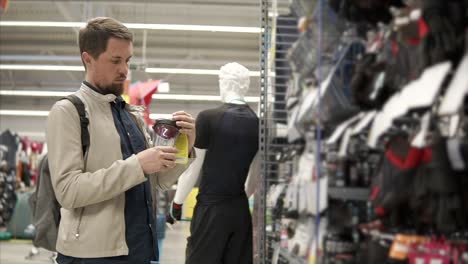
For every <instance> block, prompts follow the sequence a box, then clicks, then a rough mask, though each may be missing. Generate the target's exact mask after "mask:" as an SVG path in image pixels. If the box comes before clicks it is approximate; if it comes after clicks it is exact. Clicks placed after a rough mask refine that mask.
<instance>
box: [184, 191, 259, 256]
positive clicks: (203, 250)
mask: <svg viewBox="0 0 468 264" xmlns="http://www.w3.org/2000/svg"><path fill="white" fill-rule="evenodd" d="M190 233H191V236H190V237H189V238H187V252H186V262H185V263H186V264H250V263H252V262H253V260H252V259H253V253H252V217H251V215H250V211H249V204H248V200H247V197H246V196H245V194H244V195H242V196H240V197H236V198H233V199H224V200H221V201H219V200H217V201H213V199H208V200H207V199H200V197H198V199H197V205H196V206H195V211H194V215H193V218H192V223H191V225H190Z"/></svg>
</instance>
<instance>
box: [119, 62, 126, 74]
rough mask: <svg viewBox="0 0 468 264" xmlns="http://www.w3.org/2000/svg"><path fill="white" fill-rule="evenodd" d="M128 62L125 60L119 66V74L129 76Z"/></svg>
mask: <svg viewBox="0 0 468 264" xmlns="http://www.w3.org/2000/svg"><path fill="white" fill-rule="evenodd" d="M127 72H128V63H126V62H124V63H122V64H121V65H120V67H119V74H121V75H125V76H127Z"/></svg>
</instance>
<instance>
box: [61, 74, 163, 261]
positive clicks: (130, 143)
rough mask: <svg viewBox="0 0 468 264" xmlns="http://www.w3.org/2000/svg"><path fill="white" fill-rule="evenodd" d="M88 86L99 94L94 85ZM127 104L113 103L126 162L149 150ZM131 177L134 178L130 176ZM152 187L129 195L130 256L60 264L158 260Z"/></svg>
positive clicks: (139, 188) (143, 185)
mask: <svg viewBox="0 0 468 264" xmlns="http://www.w3.org/2000/svg"><path fill="white" fill-rule="evenodd" d="M83 83H84V84H86V86H88V87H90V88H91V89H93V90H95V91H96V92H99V91H98V90H97V89H96V88H95V87H93V86H92V85H91V84H90V83H88V82H86V81H84V82H83ZM125 104H126V103H125V101H124V100H123V99H122V97H120V96H119V97H117V98H116V100H115V101H114V102H112V103H111V109H112V116H113V118H114V123H115V128H116V129H117V131H118V133H119V135H120V146H121V149H122V156H123V159H127V158H128V157H130V156H131V155H133V154H137V153H138V152H140V151H142V150H145V149H146V143H145V138H144V135H143V133H142V132H141V131H140V129H139V128H138V126H137V124H135V121H134V120H133V118H132V116H131V114H130V113H129V112H128V111H127V110H126V109H125ZM129 177H131V175H129ZM151 205H152V198H151V187H150V183H149V181H146V182H144V183H141V184H139V185H137V186H135V187H133V188H131V189H129V190H127V191H126V192H125V238H126V242H127V246H128V249H129V253H128V256H118V257H109V258H86V259H78V258H73V257H68V256H64V255H61V254H59V255H58V256H57V262H58V263H59V264H71V263H80V264H95V263H96V264H98V263H99V264H101V263H102V264H111V263H112V264H133V263H142V264H143V263H144V264H146V263H150V261H152V260H158V258H159V250H158V243H157V236H156V223H155V219H154V214H153V208H152V206H151Z"/></svg>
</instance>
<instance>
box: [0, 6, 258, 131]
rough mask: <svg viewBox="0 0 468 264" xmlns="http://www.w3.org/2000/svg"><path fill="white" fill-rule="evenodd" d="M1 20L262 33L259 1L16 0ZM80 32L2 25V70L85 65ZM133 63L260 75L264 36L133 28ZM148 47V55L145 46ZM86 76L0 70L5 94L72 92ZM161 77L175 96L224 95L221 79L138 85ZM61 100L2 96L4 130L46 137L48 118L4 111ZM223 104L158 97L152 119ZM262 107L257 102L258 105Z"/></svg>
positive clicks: (138, 77)
mask: <svg viewBox="0 0 468 264" xmlns="http://www.w3.org/2000/svg"><path fill="white" fill-rule="evenodd" d="M9 2H10V4H9V7H8V9H7V10H6V12H4V13H3V14H1V15H0V21H1V22H6V21H59V22H84V21H86V20H88V19H89V18H92V17H95V16H111V17H114V18H116V19H118V20H120V21H122V22H124V23H144V24H184V25H211V26H237V27H249V28H252V27H253V28H259V27H260V1H254V0H235V1H231V0H217V1H215V0H211V1H210V0H206V1H202V0H192V1H188V0H185V1H184V0H167V1H156V0H154V1H153V0H146V1H143V0H139V1H108V0H98V1H21V0H10V1H9ZM77 32H78V28H73V27H17V26H0V64H1V65H7V64H21V65H25V64H26V65H76V66H81V61H80V57H79V51H78V47H77V44H76V43H77ZM132 32H133V33H134V58H133V59H132V63H133V64H140V63H142V62H144V61H146V64H147V67H151V68H183V69H209V70H217V69H219V67H220V66H222V65H223V64H225V63H227V62H231V61H237V62H239V63H241V64H243V65H245V66H246V67H247V68H249V70H251V71H252V72H254V74H255V72H257V73H258V71H259V60H260V58H259V43H260V41H259V36H260V34H259V33H232V32H230V33H224V32H211V31H174V30H152V29H148V30H146V41H144V38H145V36H144V35H145V30H142V29H132ZM145 45H146V56H144V51H143V50H144V48H143V46H145ZM83 76H84V72H81V71H37V70H9V69H1V70H0V78H1V79H0V87H1V90H2V91H3V92H4V91H11V90H28V91H30V90H31V91H69V92H71V91H74V90H76V89H77V88H78V86H79V84H80V82H81V80H82V79H83ZM148 79H163V80H166V81H168V82H169V83H170V91H169V93H170V94H187V95H219V88H218V77H217V76H216V75H194V74H167V73H147V72H145V71H142V70H135V71H133V72H132V82H136V81H145V80H148ZM258 95H259V78H258V77H256V76H254V77H252V78H251V90H250V93H249V96H258ZM57 99H58V97H50V96H46V97H37V96H11V95H5V93H3V94H0V110H2V111H3V112H2V113H3V114H1V115H0V125H1V130H5V129H7V128H9V129H11V130H13V131H16V132H19V133H20V134H21V133H22V134H24V135H30V136H32V137H39V138H40V137H42V136H43V132H44V131H45V122H44V121H45V118H46V117H32V116H22V117H20V116H12V115H6V114H5V110H32V111H37V110H40V111H48V110H49V109H50V107H51V106H52V104H53V103H54V101H55V100H57ZM217 104H218V102H209V101H190V100H189V101H175V100H157V99H154V100H153V101H152V104H151V108H150V110H151V112H152V113H163V114H169V113H172V112H173V111H176V110H179V109H183V110H186V111H188V112H191V113H192V114H193V115H197V114H198V113H199V112H200V111H201V110H203V109H206V108H209V107H214V106H216V105H217ZM252 106H253V107H254V108H256V107H257V105H256V104H255V103H253V104H252Z"/></svg>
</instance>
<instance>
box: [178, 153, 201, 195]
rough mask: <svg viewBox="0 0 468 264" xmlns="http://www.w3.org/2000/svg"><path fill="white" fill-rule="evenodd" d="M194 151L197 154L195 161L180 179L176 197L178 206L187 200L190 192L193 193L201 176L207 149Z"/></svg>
mask: <svg viewBox="0 0 468 264" xmlns="http://www.w3.org/2000/svg"><path fill="white" fill-rule="evenodd" d="M194 150H195V153H196V158H195V160H194V161H193V162H192V163H191V164H190V166H189V167H188V168H187V170H185V171H184V172H183V173H182V175H181V176H180V177H179V181H178V183H177V190H176V193H175V196H174V202H175V203H176V204H183V203H184V201H185V198H187V196H188V194H189V193H190V191H192V188H193V186H195V183H196V182H197V179H198V177H199V176H200V171H201V169H202V165H203V161H204V160H205V154H206V149H199V148H195V147H194Z"/></svg>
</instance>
